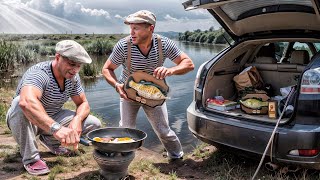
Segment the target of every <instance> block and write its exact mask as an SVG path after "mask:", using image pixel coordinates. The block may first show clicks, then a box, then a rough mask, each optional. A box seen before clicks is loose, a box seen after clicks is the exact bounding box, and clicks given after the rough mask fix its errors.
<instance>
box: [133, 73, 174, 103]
mask: <svg viewBox="0 0 320 180" xmlns="http://www.w3.org/2000/svg"><path fill="white" fill-rule="evenodd" d="M128 81H129V83H128V85H129V87H131V88H132V89H134V90H136V91H137V93H138V95H139V96H141V97H144V98H147V99H152V100H163V99H169V98H168V97H166V96H165V95H164V94H163V93H162V91H161V90H160V89H159V88H158V87H157V85H155V84H153V83H151V82H141V83H136V82H135V81H134V80H133V78H130V79H128Z"/></svg>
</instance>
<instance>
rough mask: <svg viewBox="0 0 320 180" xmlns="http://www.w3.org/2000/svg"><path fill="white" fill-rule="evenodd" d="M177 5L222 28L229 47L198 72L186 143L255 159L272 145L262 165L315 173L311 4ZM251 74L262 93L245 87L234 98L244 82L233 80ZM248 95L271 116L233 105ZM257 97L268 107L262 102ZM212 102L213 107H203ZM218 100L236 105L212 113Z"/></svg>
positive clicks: (316, 58) (199, 0) (316, 60)
mask: <svg viewBox="0 0 320 180" xmlns="http://www.w3.org/2000/svg"><path fill="white" fill-rule="evenodd" d="M182 4H183V6H184V8H185V10H195V11H196V9H205V10H207V11H208V13H210V14H211V15H212V16H213V18H215V19H216V20H217V21H218V22H219V24H220V25H221V27H222V28H224V30H225V32H226V33H225V37H226V39H231V40H232V42H231V43H230V46H229V47H227V48H225V49H224V50H222V51H220V52H219V53H218V54H217V55H213V57H212V59H210V60H208V61H206V62H205V63H203V64H202V65H201V66H200V67H199V69H198V72H197V75H196V78H195V85H194V97H193V100H192V102H191V104H190V105H189V107H188V108H187V122H188V127H189V130H190V131H191V132H192V133H193V135H195V136H196V137H197V138H198V139H200V140H201V141H203V142H206V143H209V144H212V145H215V146H217V147H218V148H225V149H229V150H232V151H233V152H237V153H238V154H246V155H247V154H250V156H251V155H254V156H253V157H260V158H261V157H262V155H263V154H264V152H265V149H266V147H267V144H268V142H269V140H270V139H271V138H273V141H272V143H271V145H270V146H269V147H268V149H267V151H266V152H267V153H266V155H267V156H268V157H269V158H266V160H269V161H271V162H272V163H274V164H286V165H294V166H302V167H306V168H312V169H320V154H319V152H320V111H319V109H320V52H319V49H320V3H319V1H314V0H290V1H287V0H277V1H268V0H255V1H252V0H188V1H186V2H184V3H182ZM195 61H196V59H195ZM252 68H255V69H256V70H257V71H258V73H257V74H259V76H260V77H261V78H262V80H261V82H263V87H258V86H255V85H254V83H252V86H245V89H246V88H247V90H248V91H247V92H246V91H244V90H239V89H238V88H237V86H236V81H235V80H234V79H235V77H236V76H238V75H240V74H242V73H244V72H245V73H247V74H248V76H247V79H243V78H240V80H250V82H251V81H253V80H254V78H253V80H252V79H251V78H252V77H250V76H252V75H250V74H249V73H248V69H252ZM250 87H251V89H250ZM243 92H246V93H244V94H243ZM261 92H262V93H261ZM248 94H251V95H252V94H253V95H254V96H252V97H253V98H251V99H256V100H259V101H266V102H268V105H269V106H270V104H272V103H271V102H274V103H273V105H276V110H275V111H270V112H269V111H268V109H267V110H266V111H265V112H267V113H265V112H264V113H262V107H263V106H262V105H261V106H259V107H250V106H249V110H248V106H246V105H245V104H244V103H243V102H240V100H241V99H242V100H243V98H244V97H246V95H248ZM264 95H267V97H269V99H268V100H263V96H264ZM255 96H258V97H255ZM248 99H249V98H248ZM212 100H213V101H215V102H214V103H215V104H214V103H213V106H210V105H209V103H211V102H212ZM226 100H228V101H231V102H236V105H234V106H232V107H230V109H226V108H216V107H221V106H219V105H221V102H222V106H223V103H224V102H225V101H226ZM271 100H272V101H271ZM219 101H220V104H219ZM217 104H218V105H217ZM252 104H254V103H252ZM239 105H240V108H239ZM249 105H250V104H249ZM270 107H271V106H270ZM270 107H269V108H270ZM250 108H251V109H250ZM271 108H273V107H271ZM271 112H272V113H273V115H272V114H271V115H270V113H271ZM272 116H273V117H272ZM274 117H276V118H274ZM277 123H278V124H277ZM273 131H275V135H274V137H272V133H273Z"/></svg>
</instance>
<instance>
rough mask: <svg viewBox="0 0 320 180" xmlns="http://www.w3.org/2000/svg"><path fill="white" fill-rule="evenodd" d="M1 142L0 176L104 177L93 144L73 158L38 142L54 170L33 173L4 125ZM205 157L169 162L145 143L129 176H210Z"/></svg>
mask: <svg viewBox="0 0 320 180" xmlns="http://www.w3.org/2000/svg"><path fill="white" fill-rule="evenodd" d="M0 142H1V143H0V144H1V146H0V153H1V154H2V156H0V157H1V158H0V179H104V178H103V177H102V176H101V175H100V173H99V167H98V165H97V163H96V161H95V160H94V158H93V156H92V152H93V147H91V146H90V147H86V146H83V145H80V147H79V148H80V151H82V153H81V155H80V158H79V157H77V158H78V159H74V157H56V156H54V155H52V154H50V153H49V152H48V151H47V150H46V149H44V147H43V146H42V145H40V143H38V146H39V148H40V153H41V157H42V158H43V159H44V160H45V161H46V162H47V164H48V166H49V167H50V169H51V173H50V174H49V175H45V176H34V177H33V176H31V175H29V174H28V173H27V172H26V171H25V170H24V167H23V165H22V163H21V157H20V155H19V153H18V148H17V144H16V142H15V141H14V139H13V137H12V136H11V134H10V133H9V132H8V130H7V129H6V128H3V127H0ZM205 151H207V152H208V153H210V152H213V151H215V148H214V147H213V146H209V147H206V148H205ZM72 161H77V162H72ZM204 161H205V159H202V158H198V157H196V156H194V155H192V154H189V155H186V156H185V157H184V160H183V161H178V162H174V163H169V162H168V160H167V159H166V158H165V157H163V156H162V155H161V154H159V153H156V152H153V151H150V150H148V149H146V148H143V147H142V148H140V149H138V150H136V155H135V158H134V160H133V161H132V162H131V164H130V166H129V170H128V174H129V176H128V177H129V178H127V179H130V180H131V179H210V177H209V176H206V173H205V172H202V171H201V167H202V166H204ZM70 162H71V164H70ZM59 163H60V165H61V166H62V169H61V166H59ZM57 166H59V167H60V169H59V168H57Z"/></svg>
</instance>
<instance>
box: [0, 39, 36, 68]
mask: <svg viewBox="0 0 320 180" xmlns="http://www.w3.org/2000/svg"><path fill="white" fill-rule="evenodd" d="M37 60H38V56H37V53H36V52H35V51H34V50H33V49H30V47H26V46H22V45H20V44H16V43H14V42H7V41H5V40H2V39H0V71H9V70H12V69H14V68H15V67H16V66H17V65H18V64H21V63H24V64H25V63H29V62H36V61H37Z"/></svg>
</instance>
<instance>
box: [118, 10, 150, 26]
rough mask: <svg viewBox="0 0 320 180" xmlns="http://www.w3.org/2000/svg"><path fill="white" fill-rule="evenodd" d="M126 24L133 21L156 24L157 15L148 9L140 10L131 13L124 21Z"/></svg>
mask: <svg viewBox="0 0 320 180" xmlns="http://www.w3.org/2000/svg"><path fill="white" fill-rule="evenodd" d="M124 23H125V24H132V23H148V24H151V25H155V24H156V16H155V15H154V14H153V13H152V12H150V11H148V10H140V11H138V12H135V13H133V14H130V15H129V16H128V17H127V18H126V19H125V21H124Z"/></svg>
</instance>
